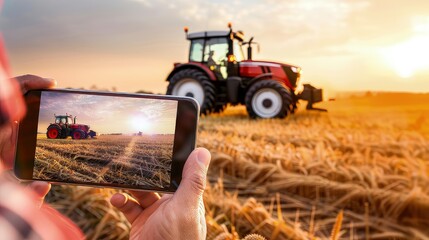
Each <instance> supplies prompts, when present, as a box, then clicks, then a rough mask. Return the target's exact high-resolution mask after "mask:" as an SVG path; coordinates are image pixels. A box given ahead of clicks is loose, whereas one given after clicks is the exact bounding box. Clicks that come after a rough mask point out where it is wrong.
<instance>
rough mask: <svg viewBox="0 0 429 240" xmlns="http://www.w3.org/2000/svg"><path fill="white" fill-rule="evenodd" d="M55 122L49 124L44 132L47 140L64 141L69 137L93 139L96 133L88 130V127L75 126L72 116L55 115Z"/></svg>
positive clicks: (74, 119) (83, 125) (82, 125)
mask: <svg viewBox="0 0 429 240" xmlns="http://www.w3.org/2000/svg"><path fill="white" fill-rule="evenodd" d="M54 116H55V122H54V123H51V124H50V125H49V127H48V130H47V132H46V137H47V138H49V139H65V138H67V137H69V136H71V137H72V138H73V139H85V138H89V137H91V138H94V137H95V136H97V133H96V132H94V131H92V130H89V125H86V124H77V123H76V117H74V118H73V116H72V115H68V114H66V115H55V114H54Z"/></svg>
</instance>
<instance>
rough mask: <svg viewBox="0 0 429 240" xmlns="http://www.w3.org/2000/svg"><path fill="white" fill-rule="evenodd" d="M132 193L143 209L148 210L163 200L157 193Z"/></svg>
mask: <svg viewBox="0 0 429 240" xmlns="http://www.w3.org/2000/svg"><path fill="white" fill-rule="evenodd" d="M130 193H131V194H132V195H133V196H134V198H135V199H136V200H137V201H138V202H139V203H140V206H142V207H143V208H148V207H149V206H150V205H152V204H154V203H155V202H156V201H158V200H159V199H160V198H161V197H160V196H159V194H158V193H155V192H142V191H130Z"/></svg>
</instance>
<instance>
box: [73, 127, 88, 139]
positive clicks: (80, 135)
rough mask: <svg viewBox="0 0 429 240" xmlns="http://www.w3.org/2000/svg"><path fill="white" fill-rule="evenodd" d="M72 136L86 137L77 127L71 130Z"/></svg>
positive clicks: (74, 137) (75, 137) (77, 137)
mask: <svg viewBox="0 0 429 240" xmlns="http://www.w3.org/2000/svg"><path fill="white" fill-rule="evenodd" d="M72 138H73V139H84V138H86V134H85V132H84V131H82V130H80V129H77V130H74V131H73V133H72Z"/></svg>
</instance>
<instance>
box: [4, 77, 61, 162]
mask: <svg viewBox="0 0 429 240" xmlns="http://www.w3.org/2000/svg"><path fill="white" fill-rule="evenodd" d="M15 79H16V80H14V79H2V81H1V82H2V83H3V82H4V84H10V86H9V87H8V89H10V91H12V92H9V93H8V94H9V95H8V96H9V100H10V96H12V97H13V98H15V99H16V100H15V101H8V99H6V100H5V101H4V102H3V103H2V107H4V108H5V109H6V110H7V109H13V112H14V113H15V114H12V116H10V117H11V119H6V120H7V122H6V123H5V124H4V125H1V126H0V166H2V167H3V169H11V168H12V166H13V158H14V154H15V144H16V138H17V130H18V124H17V122H16V121H19V120H20V118H22V117H23V116H24V113H25V105H24V104H23V103H22V102H23V101H22V95H23V94H25V93H26V92H27V91H28V90H31V89H42V88H52V87H54V86H55V85H56V82H55V80H52V79H48V78H42V77H38V76H35V75H30V74H27V75H23V76H19V77H16V78H15ZM2 87H3V85H2ZM2 97H3V96H0V100H1V101H3V98H2ZM18 99H19V100H18ZM3 105H5V106H3ZM0 114H1V113H0Z"/></svg>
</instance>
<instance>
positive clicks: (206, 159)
mask: <svg viewBox="0 0 429 240" xmlns="http://www.w3.org/2000/svg"><path fill="white" fill-rule="evenodd" d="M197 161H198V163H200V164H202V165H203V166H204V169H208V167H209V164H210V152H209V151H208V150H207V149H205V148H201V149H198V154H197Z"/></svg>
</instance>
